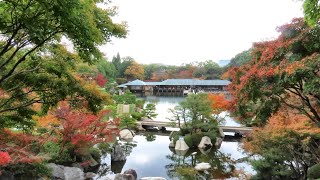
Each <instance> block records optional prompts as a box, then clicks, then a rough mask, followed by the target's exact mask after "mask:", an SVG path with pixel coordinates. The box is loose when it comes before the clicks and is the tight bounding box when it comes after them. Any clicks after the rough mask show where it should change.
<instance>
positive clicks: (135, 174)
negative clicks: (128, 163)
mask: <svg viewBox="0 0 320 180" xmlns="http://www.w3.org/2000/svg"><path fill="white" fill-rule="evenodd" d="M123 174H131V175H132V176H133V177H134V178H135V179H137V178H138V175H137V172H136V171H135V170H134V169H128V170H126V171H125V172H124V173H123Z"/></svg>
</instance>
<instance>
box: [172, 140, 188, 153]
mask: <svg viewBox="0 0 320 180" xmlns="http://www.w3.org/2000/svg"><path fill="white" fill-rule="evenodd" d="M174 149H175V150H181V151H184V150H188V149H189V146H188V145H187V143H186V142H185V141H184V139H179V140H178V141H177V142H176V145H175V147H174Z"/></svg>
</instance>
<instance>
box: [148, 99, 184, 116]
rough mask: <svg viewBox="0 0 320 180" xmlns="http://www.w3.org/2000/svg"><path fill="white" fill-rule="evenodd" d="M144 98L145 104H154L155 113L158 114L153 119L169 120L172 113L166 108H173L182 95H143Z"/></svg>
mask: <svg viewBox="0 0 320 180" xmlns="http://www.w3.org/2000/svg"><path fill="white" fill-rule="evenodd" d="M144 99H145V101H146V104H147V103H155V104H156V113H157V114H158V116H157V117H156V118H154V120H155V121H169V118H171V116H172V115H171V114H170V113H169V112H168V110H169V109H173V108H174V107H175V106H176V105H178V103H179V102H181V101H183V99H184V97H163V96H147V97H144Z"/></svg>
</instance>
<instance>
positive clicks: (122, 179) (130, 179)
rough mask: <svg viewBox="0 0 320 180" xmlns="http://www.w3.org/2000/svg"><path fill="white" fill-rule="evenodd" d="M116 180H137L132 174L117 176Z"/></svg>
mask: <svg viewBox="0 0 320 180" xmlns="http://www.w3.org/2000/svg"><path fill="white" fill-rule="evenodd" d="M114 180H136V179H135V178H134V176H133V175H132V174H116V176H115V177H114Z"/></svg>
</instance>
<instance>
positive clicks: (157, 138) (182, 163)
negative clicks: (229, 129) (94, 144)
mask: <svg viewBox="0 0 320 180" xmlns="http://www.w3.org/2000/svg"><path fill="white" fill-rule="evenodd" d="M145 99H146V102H147V103H150V102H151V103H156V111H157V113H158V117H157V118H156V119H155V120H158V121H168V118H169V117H170V113H169V112H168V108H173V107H174V106H176V105H177V104H178V103H179V102H180V101H182V100H183V97H155V96H148V97H146V98H145ZM221 115H222V116H226V115H228V114H227V113H223V114H221ZM225 125H229V126H240V124H238V123H237V122H235V121H233V119H232V118H230V117H227V118H226V122H225ZM169 143H170V140H169V134H162V133H159V132H155V133H153V132H143V133H139V134H138V135H136V136H135V137H134V139H133V141H131V142H121V144H122V147H123V149H124V150H125V151H126V154H127V160H126V161H125V162H120V163H119V162H111V158H110V155H105V156H104V157H103V159H102V162H103V163H105V166H102V167H103V168H105V169H108V171H106V170H105V169H103V168H102V169H100V175H99V176H100V177H97V178H96V179H104V177H113V176H114V175H115V174H116V173H121V172H124V171H125V170H128V169H134V170H136V172H137V174H138V178H141V177H146V176H153V177H154V176H157V177H164V178H166V179H183V178H187V179H188V173H186V171H184V170H187V169H190V168H191V167H193V166H194V165H195V164H196V163H200V162H208V163H210V165H211V167H212V168H211V170H210V171H205V172H202V173H198V174H197V178H198V179H212V178H214V179H233V178H232V177H234V176H235V172H245V173H248V174H254V171H253V170H252V167H251V166H250V165H249V164H248V163H246V162H242V161H241V160H242V159H243V158H245V157H246V156H247V154H246V153H245V152H244V151H243V150H242V149H241V142H239V141H237V140H234V139H232V138H231V139H229V140H228V141H223V142H222V144H221V147H220V148H219V149H214V148H212V149H209V150H206V151H202V152H201V151H199V150H198V149H189V150H188V151H187V152H175V150H174V149H170V148H169ZM194 152H196V155H192V153H194ZM177 167H184V168H180V170H179V172H177V170H176V168H177ZM178 169H179V168H178ZM101 171H104V173H101ZM187 172H188V171H187ZM98 174H99V173H98ZM234 179H238V178H234Z"/></svg>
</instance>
